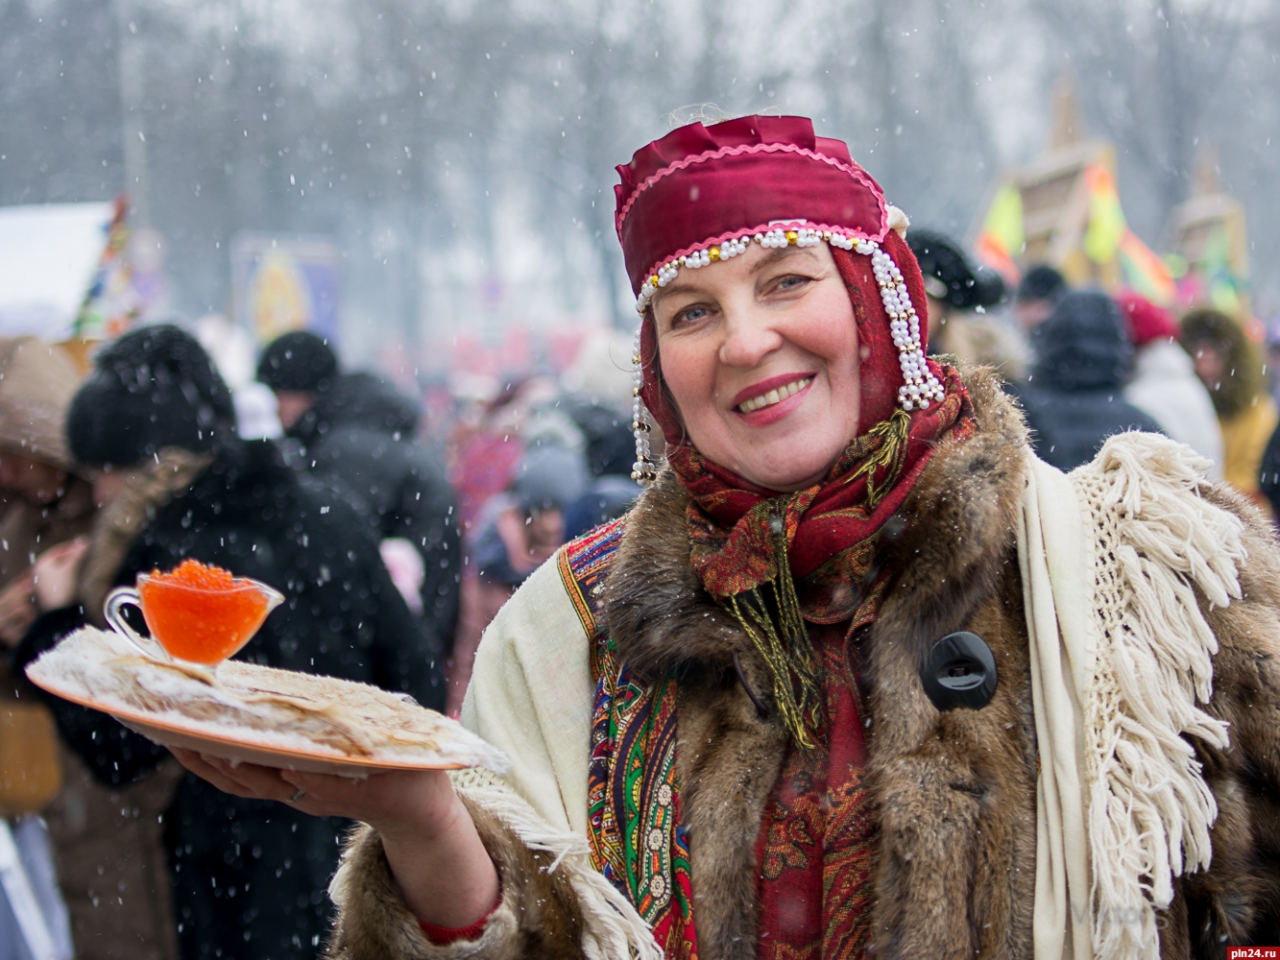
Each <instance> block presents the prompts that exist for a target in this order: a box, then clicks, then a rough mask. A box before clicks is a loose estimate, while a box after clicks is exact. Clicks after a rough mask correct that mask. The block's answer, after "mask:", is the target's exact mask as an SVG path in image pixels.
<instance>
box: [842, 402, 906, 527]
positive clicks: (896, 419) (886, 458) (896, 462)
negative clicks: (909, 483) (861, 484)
mask: <svg viewBox="0 0 1280 960" xmlns="http://www.w3.org/2000/svg"><path fill="white" fill-rule="evenodd" d="M910 435H911V416H910V414H908V413H907V412H906V411H905V410H895V411H893V416H891V417H889V419H888V420H881V421H880V422H879V423H877V424H876V425H875V426H874V427H872V428H871V429H870V430H868V431H867V432H866V433H865V434H863V436H864V437H865V438H866V439H867V440H873V439H875V440H879V441H880V448H879V449H878V450H876V451H875V453H873V454H871V455H870V456H868V457H867V458H866V459H865V460H864V461H863V462H862V464H861V465H860V466H859V467H858V469H857V470H855V471H853V473H851V474H849V476H848V477H846V478H845V480H844V482H845V483H853V482H854V481H855V480H860V479H862V478H863V477H866V478H867V509H868V510H874V509H875V508H876V505H877V504H878V503H879V502H880V501H881V500H883V499H884V495H885V494H886V493H888V492H889V491H890V490H891V489H893V485H894V484H895V483H897V482H898V477H899V475H900V474H901V473H902V464H903V463H904V462H905V461H906V458H907V440H908V438H909V437H910ZM868 446H870V444H868ZM881 468H885V469H886V470H887V473H886V474H885V478H884V482H883V483H881V484H879V485H877V484H876V472H877V471H878V470H880V469H881Z"/></svg>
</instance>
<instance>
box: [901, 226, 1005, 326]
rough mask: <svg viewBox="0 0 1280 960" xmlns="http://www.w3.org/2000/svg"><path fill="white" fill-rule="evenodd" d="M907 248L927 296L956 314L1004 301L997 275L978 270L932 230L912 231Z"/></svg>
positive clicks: (946, 238) (986, 270)
mask: <svg viewBox="0 0 1280 960" xmlns="http://www.w3.org/2000/svg"><path fill="white" fill-rule="evenodd" d="M907 246H909V247H910V248H911V252H912V253H914V254H915V255H916V261H917V262H918V263H919V264H920V272H921V273H922V274H924V288H925V291H926V292H927V293H928V294H929V296H931V297H933V298H934V299H935V300H941V301H943V302H944V303H948V304H950V305H951V306H953V307H955V308H956V309H957V310H976V309H977V308H978V307H994V306H995V305H996V304H997V303H999V302H1000V301H1001V300H1003V299H1004V281H1003V280H1001V279H1000V274H998V273H996V272H995V271H994V270H988V269H987V268H986V267H980V266H977V265H976V264H974V263H973V262H972V261H970V260H969V258H968V256H966V255H965V252H964V251H963V250H961V249H960V247H959V246H957V245H956V243H955V242H954V241H952V240H951V238H950V237H947V236H945V235H943V234H941V233H937V232H936V231H933V230H918V229H917V230H912V231H911V232H910V233H908V234H907Z"/></svg>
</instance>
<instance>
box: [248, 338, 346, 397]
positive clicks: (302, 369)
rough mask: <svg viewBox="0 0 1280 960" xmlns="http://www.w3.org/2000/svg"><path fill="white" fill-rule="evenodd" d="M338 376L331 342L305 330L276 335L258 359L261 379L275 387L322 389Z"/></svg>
mask: <svg viewBox="0 0 1280 960" xmlns="http://www.w3.org/2000/svg"><path fill="white" fill-rule="evenodd" d="M337 375H338V356H337V354H335V353H334V352H333V348H332V347H330V346H329V341H328V340H325V339H324V338H323V337H318V336H316V335H315V334H314V333H309V332H308V331H306V330H295V331H294V332H293V333H286V334H284V336H281V337H277V338H276V339H275V340H273V341H271V343H270V344H269V345H268V346H267V349H266V350H264V351H262V359H261V360H260V361H259V362H258V379H259V380H260V381H261V382H262V383H265V384H266V385H267V386H268V387H270V388H271V389H272V390H300V391H316V392H321V391H324V390H326V389H328V387H329V386H330V385H331V384H332V383H333V381H334V379H335V378H336V377H337Z"/></svg>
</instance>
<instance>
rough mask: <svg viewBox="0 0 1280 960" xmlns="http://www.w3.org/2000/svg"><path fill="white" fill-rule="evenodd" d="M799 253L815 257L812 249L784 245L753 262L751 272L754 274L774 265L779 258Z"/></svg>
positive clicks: (810, 257) (782, 258)
mask: <svg viewBox="0 0 1280 960" xmlns="http://www.w3.org/2000/svg"><path fill="white" fill-rule="evenodd" d="M797 254H803V255H804V256H805V257H807V258H809V259H813V258H814V254H813V251H811V250H807V249H804V248H802V247H782V248H780V249H778V250H773V251H771V252H770V253H769V254H768V255H766V256H764V257H761V258H760V259H759V260H757V261H756V262H755V263H754V264H752V266H751V272H752V273H753V274H755V273H759V272H760V271H761V270H763V269H765V268H766V267H771V266H773V265H774V264H775V263H777V262H778V261H779V260H785V259H787V258H788V257H793V256H796V255H797Z"/></svg>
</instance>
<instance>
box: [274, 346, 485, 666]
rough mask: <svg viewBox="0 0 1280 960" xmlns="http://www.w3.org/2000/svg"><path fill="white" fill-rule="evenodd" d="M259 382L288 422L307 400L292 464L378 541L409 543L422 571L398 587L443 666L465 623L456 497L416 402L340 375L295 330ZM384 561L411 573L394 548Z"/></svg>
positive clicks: (364, 379)
mask: <svg viewBox="0 0 1280 960" xmlns="http://www.w3.org/2000/svg"><path fill="white" fill-rule="evenodd" d="M258 379H259V380H260V381H262V382H263V383H265V384H266V385H267V386H269V387H271V388H272V389H273V390H275V391H276V396H277V397H278V398H280V410H281V414H282V420H283V418H284V416H285V415H286V414H289V413H291V412H293V411H296V410H297V409H298V408H299V407H300V406H301V405H302V404H303V403H304V402H305V401H306V400H309V405H308V406H306V409H305V410H303V411H302V412H301V413H299V414H298V415H297V416H296V417H295V418H293V419H292V420H291V421H290V422H289V423H287V424H285V427H286V431H285V432H286V437H287V438H288V439H289V441H292V444H291V446H292V447H293V448H295V454H294V455H293V456H292V457H291V458H292V459H296V461H297V463H298V464H299V465H300V466H302V467H304V468H305V469H307V470H309V471H310V472H311V473H312V474H313V475H314V476H315V477H316V478H317V479H318V480H320V481H321V482H322V483H324V484H326V485H328V486H330V487H331V488H333V489H334V490H336V491H339V492H340V493H343V494H349V495H350V496H351V497H354V498H355V499H354V503H355V505H356V506H357V508H358V509H359V510H360V511H361V512H362V513H363V515H364V516H365V518H366V520H367V523H368V526H369V531H370V534H371V535H372V536H373V538H374V539H375V540H376V541H378V542H380V543H385V542H386V541H394V540H403V541H407V543H408V544H410V545H411V546H412V547H413V549H414V550H415V551H416V552H417V554H418V557H419V558H420V559H421V575H420V576H419V575H417V571H416V570H415V571H411V572H410V573H409V574H408V577H409V579H410V582H409V583H405V580H404V579H401V578H400V577H397V583H398V584H400V585H401V586H402V587H403V592H404V593H405V594H406V598H407V599H408V600H409V601H410V607H411V608H412V609H413V610H414V612H415V613H416V614H419V615H420V617H421V621H422V629H423V631H424V633H425V634H426V636H427V638H428V641H429V642H430V643H431V644H432V650H433V651H434V654H435V655H436V656H437V657H438V659H439V660H440V661H441V662H443V661H444V659H445V658H447V657H448V655H449V652H450V650H451V649H452V647H453V637H454V633H455V630H456V628H457V622H458V603H459V600H458V593H459V584H460V583H461V574H462V542H461V535H460V533H459V529H458V511H457V500H456V497H455V496H454V493H453V488H452V487H451V486H450V485H449V481H448V480H447V478H446V477H445V473H444V468H443V466H442V465H441V463H440V461H439V460H438V458H437V457H436V456H435V455H434V454H432V453H431V451H429V450H427V449H426V448H424V447H422V446H420V445H419V444H417V443H415V442H414V439H413V438H414V437H415V436H416V434H417V431H418V416H419V414H418V408H417V405H416V404H414V403H413V401H412V400H410V399H408V398H407V397H404V396H402V395H401V394H399V393H398V392H396V391H395V390H394V389H393V388H391V387H390V386H389V385H387V384H386V383H384V382H383V381H381V380H379V379H378V378H377V377H375V376H373V375H372V374H369V373H348V374H340V373H339V372H338V363H337V357H336V356H335V355H334V353H333V351H332V350H331V349H330V348H329V346H328V344H327V343H325V342H324V341H323V340H322V339H321V338H320V337H317V336H316V335H315V334H312V333H303V332H300V333H290V334H286V335H285V336H283V337H280V338H279V339H277V340H275V341H274V342H273V343H271V344H270V345H269V346H268V347H267V349H266V350H265V351H264V352H263V356H262V360H261V362H260V363H259V366H258ZM300 395H302V396H303V399H299V396H300ZM298 448H300V449H298ZM383 555H384V557H385V558H386V559H387V560H388V563H389V564H394V565H395V568H394V569H393V575H394V574H398V573H399V572H400V570H401V569H403V568H402V566H401V565H400V564H399V563H397V562H396V561H397V558H398V556H399V555H398V554H397V553H396V552H395V551H394V548H392V549H386V548H384V550H383ZM414 566H415V567H416V566H417V565H416V564H415V565H414Z"/></svg>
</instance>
